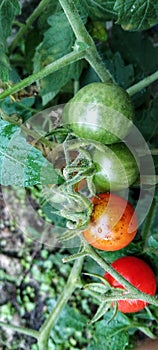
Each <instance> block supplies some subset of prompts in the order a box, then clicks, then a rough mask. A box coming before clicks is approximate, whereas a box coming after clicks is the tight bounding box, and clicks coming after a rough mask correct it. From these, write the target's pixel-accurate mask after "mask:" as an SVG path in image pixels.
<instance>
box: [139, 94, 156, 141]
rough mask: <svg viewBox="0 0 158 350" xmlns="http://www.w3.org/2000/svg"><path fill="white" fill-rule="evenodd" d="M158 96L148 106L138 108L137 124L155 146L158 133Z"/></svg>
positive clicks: (147, 139)
mask: <svg viewBox="0 0 158 350" xmlns="http://www.w3.org/2000/svg"><path fill="white" fill-rule="evenodd" d="M157 110H158V96H156V97H155V98H154V99H153V100H151V101H150V104H149V105H148V107H147V108H144V109H143V110H138V111H137V113H136V120H135V125H136V126H137V127H138V129H139V130H140V132H141V133H142V135H143V136H144V138H145V140H146V141H148V142H150V143H151V144H152V143H153V145H154V146H155V145H156V144H157V133H158V119H157Z"/></svg>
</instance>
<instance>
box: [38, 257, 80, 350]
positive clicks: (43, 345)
mask: <svg viewBox="0 0 158 350" xmlns="http://www.w3.org/2000/svg"><path fill="white" fill-rule="evenodd" d="M83 260H84V258H83V257H82V258H79V259H77V260H76V261H75V263H74V265H73V268H72V270H71V272H70V275H69V278H68V281H67V284H66V286H65V288H64V290H63V292H62V293H61V295H60V296H59V299H58V301H57V303H56V305H55V307H54V308H53V310H52V312H51V313H50V315H49V316H48V318H47V319H46V321H45V322H44V324H43V325H42V327H41V329H40V330H39V334H40V335H39V339H38V346H39V350H46V349H47V348H48V339H49V336H50V332H51V329H52V327H53V326H54V324H55V323H56V321H57V319H58V317H59V315H60V313H61V311H62V310H63V308H64V307H65V305H66V304H67V302H68V300H69V299H70V297H71V295H72V293H73V292H74V290H75V289H76V287H78V286H79V276H80V273H81V269H82V265H83Z"/></svg>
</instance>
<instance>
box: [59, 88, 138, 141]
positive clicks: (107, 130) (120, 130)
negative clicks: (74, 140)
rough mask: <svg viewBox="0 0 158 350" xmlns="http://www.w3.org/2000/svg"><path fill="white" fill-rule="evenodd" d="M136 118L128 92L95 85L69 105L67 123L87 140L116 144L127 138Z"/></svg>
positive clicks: (72, 100)
mask: <svg viewBox="0 0 158 350" xmlns="http://www.w3.org/2000/svg"><path fill="white" fill-rule="evenodd" d="M133 119H134V109H133V105H132V102H131V99H130V97H129V95H128V93H127V92H126V91H125V90H124V89H122V88H121V87H120V86H117V85H115V84H104V83H101V82H98V83H97V82H96V83H91V84H88V85H86V86H84V87H83V88H81V89H80V90H79V91H78V92H77V93H76V95H75V96H74V97H73V98H72V99H71V100H70V101H69V102H68V104H66V106H65V108H64V110H63V123H65V124H70V127H71V128H72V130H73V132H74V133H75V135H77V136H79V137H82V138H85V139H86V140H91V141H92V140H94V141H99V142H101V143H104V144H112V143H115V142H117V141H120V139H123V138H124V137H125V136H126V135H127V134H128V132H129V130H130V127H131V125H132V121H133Z"/></svg>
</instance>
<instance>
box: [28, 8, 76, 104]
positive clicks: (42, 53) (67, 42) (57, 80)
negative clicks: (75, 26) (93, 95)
mask: <svg viewBox="0 0 158 350" xmlns="http://www.w3.org/2000/svg"><path fill="white" fill-rule="evenodd" d="M48 24H49V26H50V28H49V29H48V30H47V31H46V32H45V34H44V39H43V41H42V42H41V43H40V45H39V46H38V47H37V48H36V53H35V56H34V72H37V71H39V70H40V69H41V68H43V67H44V66H46V65H47V64H49V63H51V62H53V61H55V60H56V59H58V58H60V57H62V56H64V55H66V54H67V53H69V52H71V50H72V48H73V45H74V43H75V37H74V34H73V31H72V29H71V27H70V24H69V22H68V20H67V18H66V16H65V14H64V13H63V12H61V11H60V12H57V13H55V14H53V15H52V16H50V17H49V18H48ZM81 67H82V64H81V63H80V62H77V63H74V64H71V65H68V66H66V67H64V68H62V69H61V70H59V71H58V72H56V73H53V74H50V75H49V76H48V77H46V78H44V79H42V80H41V81H40V86H41V96H42V101H43V105H46V104H47V103H48V102H49V101H50V100H52V99H53V98H54V97H55V96H56V94H57V93H58V92H59V91H60V90H61V88H63V86H65V85H66V84H67V83H68V82H69V81H70V80H71V79H76V80H77V79H78V77H79V75H80V73H81Z"/></svg>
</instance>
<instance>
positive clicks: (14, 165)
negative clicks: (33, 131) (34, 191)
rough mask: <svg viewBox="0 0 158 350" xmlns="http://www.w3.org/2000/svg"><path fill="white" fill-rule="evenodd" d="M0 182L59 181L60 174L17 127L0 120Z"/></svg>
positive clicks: (21, 184)
mask: <svg viewBox="0 0 158 350" xmlns="http://www.w3.org/2000/svg"><path fill="white" fill-rule="evenodd" d="M0 174H1V179H0V182H1V184H2V185H4V186H8V185H18V186H24V187H30V186H31V187H32V186H33V185H35V184H36V185H39V184H49V183H58V181H59V182H60V176H59V175H58V173H57V172H56V171H55V170H54V169H53V166H52V164H51V163H49V162H48V161H47V160H46V158H44V157H43V156H42V154H41V152H40V151H39V150H37V149H36V148H34V147H32V146H31V145H30V144H28V143H27V142H26V139H25V138H24V136H23V135H22V133H21V130H20V128H19V127H17V126H14V125H12V124H10V123H8V122H5V121H3V120H0Z"/></svg>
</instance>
